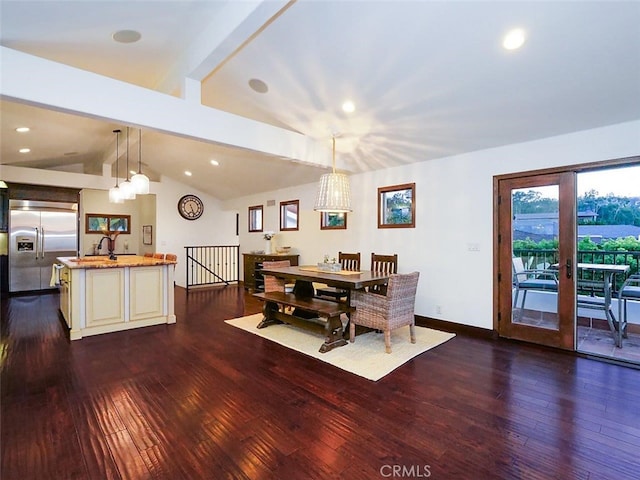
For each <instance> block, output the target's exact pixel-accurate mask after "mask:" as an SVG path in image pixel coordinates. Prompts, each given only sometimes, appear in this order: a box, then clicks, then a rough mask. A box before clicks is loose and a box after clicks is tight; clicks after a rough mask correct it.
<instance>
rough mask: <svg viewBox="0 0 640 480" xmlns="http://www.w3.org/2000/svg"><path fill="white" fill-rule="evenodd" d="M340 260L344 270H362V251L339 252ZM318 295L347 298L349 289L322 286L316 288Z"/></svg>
mask: <svg viewBox="0 0 640 480" xmlns="http://www.w3.org/2000/svg"><path fill="white" fill-rule="evenodd" d="M338 262H339V263H340V265H341V266H342V269H343V270H353V271H356V272H357V271H359V270H360V252H358V253H343V252H338ZM316 295H317V296H319V297H323V296H324V297H332V298H335V299H338V300H342V299H346V298H347V297H348V296H349V290H345V289H344V288H337V287H329V286H325V287H321V288H317V289H316Z"/></svg>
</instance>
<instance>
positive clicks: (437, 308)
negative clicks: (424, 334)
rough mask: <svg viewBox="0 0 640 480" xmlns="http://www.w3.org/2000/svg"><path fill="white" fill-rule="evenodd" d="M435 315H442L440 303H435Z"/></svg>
mask: <svg viewBox="0 0 640 480" xmlns="http://www.w3.org/2000/svg"><path fill="white" fill-rule="evenodd" d="M436 315H442V305H436Z"/></svg>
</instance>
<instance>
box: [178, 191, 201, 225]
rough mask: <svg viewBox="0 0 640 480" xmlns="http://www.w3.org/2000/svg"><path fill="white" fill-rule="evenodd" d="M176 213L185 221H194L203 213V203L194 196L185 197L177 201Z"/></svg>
mask: <svg viewBox="0 0 640 480" xmlns="http://www.w3.org/2000/svg"><path fill="white" fill-rule="evenodd" d="M178 212H179V213H180V215H182V217H183V218H186V219H187V220H196V219H197V218H200V216H201V215H202V213H203V212H204V203H202V200H200V198H198V197H196V196H195V195H185V196H183V197H182V198H181V199H180V200H178Z"/></svg>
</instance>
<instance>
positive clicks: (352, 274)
mask: <svg viewBox="0 0 640 480" xmlns="http://www.w3.org/2000/svg"><path fill="white" fill-rule="evenodd" d="M262 273H263V274H264V275H273V276H274V277H277V278H281V279H284V280H286V281H293V282H295V285H294V288H293V293H292V294H289V295H293V296H294V298H295V299H297V300H299V301H292V302H291V304H292V305H293V304H295V303H298V304H299V305H300V304H305V303H307V302H309V303H308V304H309V305H317V304H319V303H323V304H328V305H330V304H332V303H333V304H334V305H335V302H338V301H337V300H328V299H319V298H317V297H316V296H315V289H314V287H313V283H314V282H316V283H323V284H326V285H329V286H331V287H336V288H341V289H345V290H347V292H348V294H347V300H346V306H348V307H349V309H348V310H350V309H351V305H350V300H351V292H352V291H353V290H362V289H364V288H366V287H371V286H373V285H386V284H387V283H388V281H389V274H388V273H381V272H372V271H353V270H340V271H336V272H328V271H324V270H322V269H320V268H318V267H316V266H312V265H308V266H305V265H303V266H294V267H279V268H273V267H264V268H263V269H262ZM264 295H266V294H256V296H264ZM284 296H285V297H286V296H287V294H284ZM283 298H284V297H283ZM269 303H272V304H273V303H275V302H274V301H271V302H269V301H267V302H266V304H265V308H264V310H263V311H264V312H265V318H264V319H263V321H262V322H261V323H260V325H259V328H263V327H266V326H268V325H270V324H272V323H275V319H277V320H279V321H284V322H286V323H292V324H295V325H297V326H302V327H303V328H304V325H305V322H302V323H301V322H300V320H303V319H305V318H306V319H308V320H309V322H308V323H309V325H308V326H309V327H310V329H311V328H312V327H313V323H314V317H316V315H309V312H308V311H305V309H304V308H296V309H295V310H294V311H293V312H292V313H291V314H289V315H286V314H283V313H275V311H276V310H277V307H276V306H275V305H269ZM333 320H334V321H333V322H332V323H331V325H330V326H329V327H328V328H327V332H329V333H328V337H327V340H326V341H325V343H324V345H323V346H322V347H321V351H329V350H331V349H332V348H335V347H337V346H341V345H345V344H346V340H347V339H348V336H349V333H348V332H349V325H348V324H347V326H346V327H343V326H342V323H341V322H340V321H339V320H335V319H333ZM278 323H279V322H278Z"/></svg>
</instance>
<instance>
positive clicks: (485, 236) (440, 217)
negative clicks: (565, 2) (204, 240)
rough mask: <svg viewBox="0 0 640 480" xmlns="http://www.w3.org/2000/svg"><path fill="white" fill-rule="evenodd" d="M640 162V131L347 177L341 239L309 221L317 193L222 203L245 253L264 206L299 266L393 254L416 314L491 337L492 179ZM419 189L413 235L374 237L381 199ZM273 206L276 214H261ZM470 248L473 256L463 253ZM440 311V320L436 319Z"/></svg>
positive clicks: (309, 189)
mask: <svg viewBox="0 0 640 480" xmlns="http://www.w3.org/2000/svg"><path fill="white" fill-rule="evenodd" d="M634 155H640V121H636V122H628V123H624V124H619V125H615V126H610V127H604V128H600V129H594V130H589V131H583V132H577V133H573V134H569V135H563V136H558V137H552V138H547V139H542V140H537V141H532V142H526V143H521V144H516V145H509V146H506V147H500V148H494V149H490V150H484V151H480V152H474V153H469V154H464V155H457V156H453V157H448V158H443V159H439V160H431V161H426V162H422V163H417V164H413V165H408V166H403V167H396V168H391V169H387V170H381V171H375V172H370V173H365V174H360V175H353V176H351V190H352V196H353V209H354V211H353V213H350V214H349V216H348V228H347V230H336V231H327V230H325V231H321V230H320V219H319V215H320V214H319V213H317V212H314V211H313V203H314V200H315V193H316V191H315V190H316V185H315V184H309V185H302V186H299V187H296V188H290V189H286V190H280V191H275V192H270V193H268V194H264V195H263V194H261V195H252V196H250V197H244V198H242V199H238V200H234V201H230V202H227V204H226V206H227V208H228V209H232V210H234V211H238V212H240V245H241V251H242V252H250V251H251V250H258V249H263V248H264V240H263V239H262V235H261V234H259V233H248V232H247V215H248V207H249V206H251V205H260V204H263V205H265V222H264V227H265V230H274V231H276V232H277V234H276V237H275V239H274V242H275V244H276V245H289V246H291V247H292V253H299V254H300V263H301V264H312V263H315V262H317V261H321V260H322V256H323V255H324V254H325V253H328V254H330V255H337V252H338V251H340V250H342V251H347V252H354V251H360V252H361V253H362V256H363V268H368V267H369V259H370V254H371V252H376V253H385V254H386V253H398V262H399V271H400V272H410V271H413V270H417V271H419V272H420V282H419V285H418V295H417V300H416V314H418V315H422V316H428V317H433V318H442V319H443V320H447V321H451V322H456V323H461V324H465V325H472V326H477V327H482V328H487V329H490V328H492V325H493V319H492V315H493V311H492V308H493V306H492V301H493V290H492V289H493V254H492V242H493V177H494V176H495V175H500V174H505V173H510V172H520V171H528V170H536V169H540V168H547V167H556V166H562V165H571V164H578V163H587V162H595V161H601V160H609V159H614V158H622V157H630V156H634ZM411 182H415V183H416V228H413V229H378V228H377V204H376V200H377V198H376V197H377V189H378V187H383V186H390V185H396V184H402V183H411ZM295 199H299V200H300V210H301V212H300V231H298V232H282V233H281V232H279V231H278V224H279V222H278V210H279V207H278V204H279V202H281V201H286V200H295ZM267 200H275V201H276V206H275V207H267V206H266V204H267ZM469 243H473V244H477V246H478V248H479V250H478V251H469V249H468V246H469ZM436 306H440V307H441V314H437V313H436Z"/></svg>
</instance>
